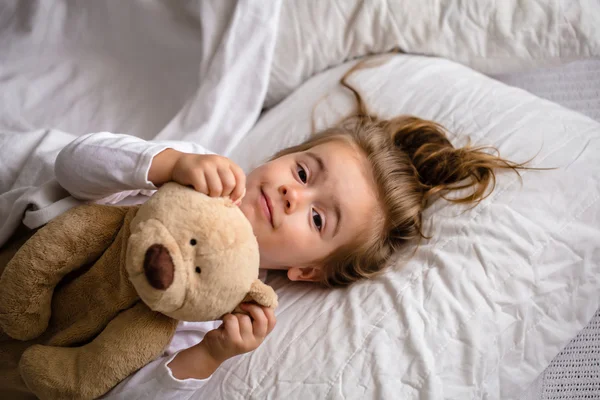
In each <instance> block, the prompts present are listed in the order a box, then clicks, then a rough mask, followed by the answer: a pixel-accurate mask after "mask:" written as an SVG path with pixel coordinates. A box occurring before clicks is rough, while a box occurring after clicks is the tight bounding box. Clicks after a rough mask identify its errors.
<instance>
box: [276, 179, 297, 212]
mask: <svg viewBox="0 0 600 400" xmlns="http://www.w3.org/2000/svg"><path fill="white" fill-rule="evenodd" d="M279 193H280V194H281V197H283V205H284V207H285V211H286V212H287V213H292V212H294V210H295V209H296V207H298V202H299V198H300V196H301V193H300V190H299V189H298V188H294V187H293V186H287V185H283V186H281V187H280V188H279Z"/></svg>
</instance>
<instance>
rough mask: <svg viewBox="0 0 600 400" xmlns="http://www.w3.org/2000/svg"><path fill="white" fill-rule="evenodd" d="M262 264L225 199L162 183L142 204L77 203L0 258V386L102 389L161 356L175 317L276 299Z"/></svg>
mask: <svg viewBox="0 0 600 400" xmlns="http://www.w3.org/2000/svg"><path fill="white" fill-rule="evenodd" d="M258 268H259V252H258V244H257V241H256V238H255V236H254V234H253V232H252V226H251V225H250V223H249V222H248V220H247V219H246V218H245V217H244V215H243V214H242V212H241V211H240V210H239V208H238V207H237V206H236V205H234V204H233V202H232V201H231V200H229V199H228V198H211V197H208V196H206V195H204V194H201V193H199V192H196V191H195V190H193V189H190V188H187V187H184V186H181V185H178V184H176V183H168V184H166V185H164V186H162V187H161V188H160V189H159V190H158V191H157V192H156V193H155V194H154V195H153V196H152V197H151V198H150V199H149V200H148V201H147V202H146V203H144V204H142V205H141V206H140V205H138V206H126V207H119V206H108V205H98V204H88V205H82V206H79V207H76V208H73V209H71V210H69V211H67V212H66V213H64V214H63V215H61V216H60V217H58V218H56V219H55V220H53V221H51V222H50V223H48V224H47V225H46V226H44V227H42V228H41V229H39V230H38V231H37V232H35V233H34V234H33V236H31V238H30V239H28V240H27V241H25V242H24V244H23V245H22V246H20V247H19V249H18V250H17V251H16V253H15V254H14V256H13V257H12V258H11V259H10V261H9V262H8V264H7V265H6V266H5V268H4V271H1V267H0V272H1V273H2V275H1V277H0V375H3V376H4V378H0V385H2V384H4V386H5V387H8V388H9V389H11V390H13V392H14V393H18V392H19V391H21V393H27V392H28V391H29V392H31V393H33V394H35V395H36V396H38V397H40V398H48V399H52V398H53V399H59V398H60V399H64V398H89V399H91V398H96V397H98V396H101V395H103V394H105V393H106V392H108V391H109V390H110V389H111V388H113V387H114V386H115V385H117V384H118V383H119V382H120V381H121V380H123V379H124V378H126V377H127V376H128V375H130V374H131V373H133V372H134V371H136V370H138V369H139V368H141V367H143V366H144V365H146V364H148V363H149V362H150V361H152V360H153V359H155V358H156V357H158V356H160V355H161V354H162V353H163V351H164V350H165V348H166V347H167V345H168V344H169V343H170V341H171V339H172V337H173V335H174V333H175V329H176V327H177V324H178V321H180V320H184V321H209V320H215V319H219V318H221V317H222V316H223V315H225V314H227V313H229V312H233V311H234V310H236V307H237V306H238V305H239V304H240V303H242V302H246V301H254V302H256V303H258V304H260V305H263V306H266V307H276V306H277V295H276V294H275V292H274V291H273V289H272V288H271V287H270V286H268V285H266V284H264V283H262V282H261V281H260V280H259V279H258ZM1 380H5V382H4V383H2V382H1ZM0 393H1V390H0Z"/></svg>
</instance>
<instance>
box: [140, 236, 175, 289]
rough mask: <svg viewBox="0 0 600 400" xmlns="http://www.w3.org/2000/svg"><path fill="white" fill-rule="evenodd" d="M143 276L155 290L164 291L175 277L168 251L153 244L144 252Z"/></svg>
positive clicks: (159, 245)
mask: <svg viewBox="0 0 600 400" xmlns="http://www.w3.org/2000/svg"><path fill="white" fill-rule="evenodd" d="M144 274H145V275H146V278H147V279H148V283H149V284H150V285H151V286H152V287H153V288H155V289H159V290H166V289H168V288H169V286H171V284H172V283H173V280H174V277H175V265H174V264H173V259H172V258H171V255H170V254H169V250H167V248H166V247H165V246H163V245H162V244H153V245H152V246H150V247H149V248H148V250H146V255H145V257H144Z"/></svg>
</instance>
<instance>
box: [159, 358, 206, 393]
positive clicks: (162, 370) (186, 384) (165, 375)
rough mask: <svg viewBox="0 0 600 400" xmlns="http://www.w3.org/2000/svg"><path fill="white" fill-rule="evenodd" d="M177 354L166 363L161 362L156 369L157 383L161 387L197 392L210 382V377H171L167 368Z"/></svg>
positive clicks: (171, 373)
mask: <svg viewBox="0 0 600 400" xmlns="http://www.w3.org/2000/svg"><path fill="white" fill-rule="evenodd" d="M177 354H179V352H177V353H175V354H173V355H172V356H171V357H169V358H168V359H167V361H165V362H163V363H162V365H161V366H160V367H159V368H158V377H157V378H158V381H159V382H160V384H161V385H164V386H166V387H169V388H172V389H178V390H182V389H183V390H198V389H200V388H201V387H202V386H204V385H205V384H206V382H208V381H209V380H210V376H209V377H208V378H206V379H194V378H189V379H177V378H175V377H174V376H173V371H171V368H169V363H170V362H171V361H173V359H174V358H175V357H176V356H177Z"/></svg>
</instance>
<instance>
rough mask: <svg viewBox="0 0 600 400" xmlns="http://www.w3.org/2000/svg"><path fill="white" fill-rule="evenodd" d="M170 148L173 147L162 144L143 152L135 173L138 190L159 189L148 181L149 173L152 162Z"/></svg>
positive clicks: (134, 178) (134, 179) (134, 177)
mask: <svg viewBox="0 0 600 400" xmlns="http://www.w3.org/2000/svg"><path fill="white" fill-rule="evenodd" d="M170 148H172V147H170V146H166V145H162V144H155V145H153V146H149V147H148V148H147V149H146V150H144V151H143V152H142V154H140V157H139V159H138V161H137V164H136V166H135V171H133V181H134V182H135V187H136V188H139V189H148V190H156V189H157V187H156V186H155V185H154V183H152V182H150V181H149V180H148V173H149V172H150V167H151V166H152V160H153V159H154V157H155V156H156V155H157V154H158V153H160V152H162V151H164V150H166V149H170Z"/></svg>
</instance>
